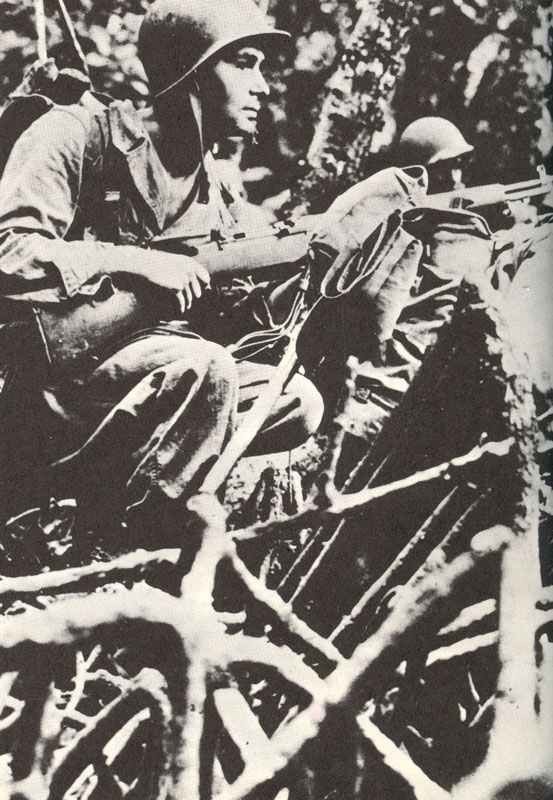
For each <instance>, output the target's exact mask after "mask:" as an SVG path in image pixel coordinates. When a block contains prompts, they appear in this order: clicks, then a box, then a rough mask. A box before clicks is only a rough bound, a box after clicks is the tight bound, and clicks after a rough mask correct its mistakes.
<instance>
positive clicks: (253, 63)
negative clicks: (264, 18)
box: [204, 45, 269, 139]
mask: <svg viewBox="0 0 553 800" xmlns="http://www.w3.org/2000/svg"><path fill="white" fill-rule="evenodd" d="M264 61H265V55H264V53H263V52H262V51H261V50H259V49H257V48H256V47H254V46H250V45H248V46H244V47H241V46H239V45H238V46H235V47H229V48H226V49H225V50H224V51H223V54H222V56H221V57H220V58H219V59H218V60H217V61H214V62H213V63H212V64H211V65H210V67H209V72H208V74H207V76H206V77H207V86H208V93H207V96H206V97H205V98H204V99H205V101H206V102H207V104H208V108H209V114H208V120H209V123H210V124H211V126H212V128H213V131H208V132H209V133H211V132H213V134H214V139H219V138H225V137H248V136H253V135H254V134H255V132H256V130H257V119H258V116H259V111H260V109H261V104H262V101H263V98H265V97H266V96H267V95H268V94H269V86H268V85H267V82H266V80H265V78H264V76H263V71H262V68H263V62H264Z"/></svg>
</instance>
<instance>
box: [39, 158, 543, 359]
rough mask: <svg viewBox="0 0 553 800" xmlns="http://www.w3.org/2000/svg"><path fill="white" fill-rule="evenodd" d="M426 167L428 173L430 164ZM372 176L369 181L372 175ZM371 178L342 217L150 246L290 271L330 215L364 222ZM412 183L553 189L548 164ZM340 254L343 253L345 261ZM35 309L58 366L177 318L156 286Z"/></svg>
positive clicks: (497, 197)
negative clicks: (528, 175)
mask: <svg viewBox="0 0 553 800" xmlns="http://www.w3.org/2000/svg"><path fill="white" fill-rule="evenodd" d="M418 169H419V172H422V173H424V170H423V169H422V168H418ZM366 180H367V183H368V182H369V181H370V180H371V179H370V178H369V179H366ZM364 183H365V182H364V181H362V182H361V183H360V184H358V185H356V186H354V187H352V189H349V190H348V191H347V192H346V193H345V195H344V196H343V197H346V196H347V195H350V196H351V202H346V204H345V208H346V210H344V203H343V202H340V198H339V201H338V205H339V207H340V212H339V214H338V216H336V217H333V208H334V206H335V205H336V203H334V204H333V205H332V206H331V208H330V209H329V212H327V213H326V214H319V215H310V216H306V217H302V218H300V219H298V220H297V221H296V222H295V223H294V224H293V225H276V226H275V225H268V226H267V227H266V228H264V229H262V230H259V231H257V232H254V233H253V234H252V235H249V236H247V235H244V234H238V235H235V236H233V237H230V238H221V237H217V236H214V237H213V238H212V240H211V241H210V242H208V243H207V244H204V245H201V246H199V247H197V248H192V249H191V247H190V243H189V241H187V240H185V239H181V238H170V237H166V238H164V237H158V238H156V239H155V240H154V241H152V242H151V243H150V245H149V246H150V247H152V248H154V249H159V250H165V251H167V252H173V253H183V254H186V255H192V256H193V257H194V258H195V259H196V260H198V261H199V262H201V263H202V264H203V265H204V266H205V267H206V268H207V270H208V271H209V273H210V274H211V275H212V276H213V277H215V278H222V279H232V278H234V277H238V276H240V275H248V274H255V275H256V276H258V277H261V278H264V277H266V276H270V277H273V278H279V277H280V278H283V277H288V276H291V275H292V274H294V273H297V272H298V271H299V270H300V269H301V266H300V265H301V263H302V262H303V263H305V259H306V255H307V252H308V248H309V244H310V241H311V239H312V237H313V232H314V231H318V230H319V229H320V226H321V225H324V224H325V223H328V222H329V220H330V221H332V220H333V221H334V222H336V221H337V222H339V223H340V222H343V221H345V220H346V218H347V217H348V215H349V214H350V213H351V212H352V211H354V212H355V216H356V217H357V222H356V223H355V224H356V225H357V226H358V225H359V219H362V216H363V215H362V210H363V205H364V203H365V201H366V199H367V198H366V196H365V195H364V192H363V184H364ZM412 188H413V193H412V195H411V196H409V200H408V206H410V207H416V206H426V207H432V208H452V207H453V208H454V207H456V206H457V207H459V205H461V206H462V207H464V208H479V207H481V206H489V205H494V204H498V203H504V202H510V201H520V200H524V199H526V198H532V197H540V196H544V195H546V194H548V193H549V192H550V191H551V189H552V188H553V177H552V176H549V175H546V174H545V172H544V171H543V170H540V171H539V174H538V177H537V178H536V179H533V180H529V181H522V182H519V183H513V184H507V185H505V184H500V183H495V184H489V185H487V186H473V187H468V188H463V189H459V190H455V191H452V192H443V193H438V194H432V195H428V194H426V191H425V189H424V182H421V179H420V176H418V180H415V181H413V182H412ZM360 211H361V214H360V213H359V212H360ZM344 224H345V222H344ZM357 235H359V234H357ZM359 241H361V239H359ZM340 261H341V259H340V257H338V258H337V262H340ZM355 283H357V279H356V280H355ZM34 313H35V318H36V321H37V323H38V327H39V330H40V334H41V337H42V340H43V342H44V346H45V350H46V353H47V357H48V360H49V362H50V364H51V366H52V368H53V369H55V370H59V369H61V370H66V369H71V368H75V367H78V366H79V365H80V364H82V362H83V359H87V358H88V359H89V358H91V357H93V356H94V355H95V354H97V353H98V352H100V351H101V350H102V349H103V348H104V347H106V346H108V347H109V345H110V343H112V342H115V341H117V340H118V339H121V338H124V337H126V336H128V335H130V334H132V333H134V332H136V331H138V330H140V329H143V328H147V327H149V326H152V325H155V324H156V323H157V322H159V320H160V319H167V318H173V317H174V312H171V310H170V309H168V308H167V304H165V308H164V311H161V310H160V305H159V304H157V307H156V303H155V302H152V293H151V292H150V293H149V294H148V295H145V294H144V293H143V292H141V291H139V290H138V289H137V287H132V288H130V287H128V288H125V287H116V289H115V291H114V292H113V293H112V294H111V295H109V296H107V297H106V296H96V297H88V296H86V297H85V296H78V297H76V298H72V299H71V300H67V301H66V302H64V303H61V304H52V305H50V306H40V307H38V306H37V307H35V308H34Z"/></svg>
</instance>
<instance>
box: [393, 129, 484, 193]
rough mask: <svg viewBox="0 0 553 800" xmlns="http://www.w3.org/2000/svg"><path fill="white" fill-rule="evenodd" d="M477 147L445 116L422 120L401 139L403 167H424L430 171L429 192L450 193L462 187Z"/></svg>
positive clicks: (400, 155) (399, 155)
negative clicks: (465, 170) (464, 172)
mask: <svg viewBox="0 0 553 800" xmlns="http://www.w3.org/2000/svg"><path fill="white" fill-rule="evenodd" d="M473 150H474V147H473V146H472V145H471V144H469V143H468V142H467V141H466V139H465V137H464V136H463V134H462V133H461V131H460V130H459V128H457V126H456V125H454V124H453V123H452V122H450V121H449V120H447V119H444V118H443V117H421V118H420V119H416V120H415V121H414V122H411V124H410V125H408V126H407V127H406V128H405V130H404V131H403V133H402V134H401V136H400V139H399V143H398V148H397V155H398V159H397V160H398V164H399V165H400V166H408V165H410V164H422V166H424V167H426V170H427V172H428V192H429V194H434V193H437V192H449V191H453V190H455V189H460V188H462V187H463V186H464V184H463V168H464V166H465V164H466V161H467V157H468V155H469V153H472V151H473Z"/></svg>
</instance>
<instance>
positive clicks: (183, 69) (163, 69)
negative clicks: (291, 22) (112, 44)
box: [138, 0, 290, 97]
mask: <svg viewBox="0 0 553 800" xmlns="http://www.w3.org/2000/svg"><path fill="white" fill-rule="evenodd" d="M252 37H253V38H256V39H257V38H269V39H276V38H279V39H284V38H285V37H286V38H289V37H290V34H289V33H287V32H286V31H281V30H277V29H276V28H272V27H271V25H270V24H269V21H268V19H267V17H266V16H265V14H263V12H262V11H261V10H260V9H259V8H258V6H257V5H256V4H255V2H254V0H156V2H154V3H152V5H151V6H150V7H149V8H148V10H147V12H146V14H145V16H144V19H143V21H142V25H141V27H140V33H139V37H138V53H139V56H140V59H141V61H142V63H143V64H144V69H145V70H146V74H147V76H148V80H149V83H150V91H151V94H152V95H153V96H154V97H159V96H160V95H162V94H165V92H167V91H169V89H172V88H173V87H174V86H176V85H177V84H179V83H181V81H184V80H185V79H186V78H188V77H189V76H190V75H191V74H192V73H193V72H194V70H195V69H197V67H199V66H200V65H201V64H203V63H204V62H205V61H206V60H207V59H208V58H210V57H211V56H212V55H214V54H215V53H217V52H218V51H219V50H221V49H222V48H223V47H226V46H227V45H229V44H232V43H234V42H238V41H240V40H242V39H250V38H252Z"/></svg>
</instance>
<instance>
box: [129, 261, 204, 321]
mask: <svg viewBox="0 0 553 800" xmlns="http://www.w3.org/2000/svg"><path fill="white" fill-rule="evenodd" d="M136 274H137V275H140V276H141V277H143V278H145V280H146V281H148V283H151V284H153V285H154V286H157V287H159V288H161V289H167V290H168V291H169V292H171V293H173V294H174V295H175V296H176V299H177V302H178V304H179V308H180V310H181V312H183V313H184V312H185V311H187V310H188V309H189V308H190V307H191V306H192V303H193V302H194V300H195V299H199V298H200V297H201V296H202V294H203V292H204V290H205V289H206V288H208V287H209V286H210V282H211V278H210V275H209V272H208V271H207V269H206V268H205V267H204V266H203V264H200V262H199V261H196V260H195V259H194V258H191V257H190V256H185V255H176V254H174V253H149V258H148V260H147V262H146V263H142V264H138V263H137V265H136Z"/></svg>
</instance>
